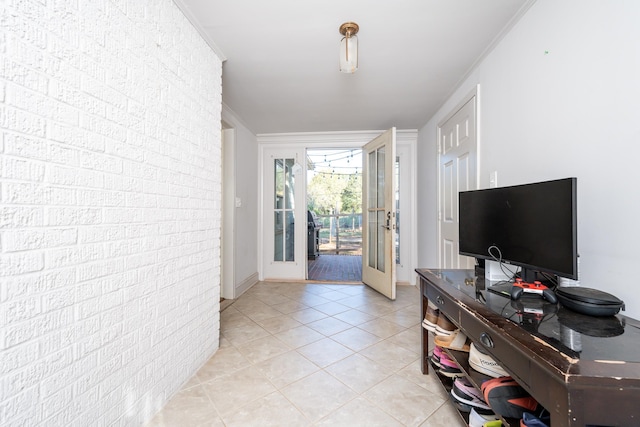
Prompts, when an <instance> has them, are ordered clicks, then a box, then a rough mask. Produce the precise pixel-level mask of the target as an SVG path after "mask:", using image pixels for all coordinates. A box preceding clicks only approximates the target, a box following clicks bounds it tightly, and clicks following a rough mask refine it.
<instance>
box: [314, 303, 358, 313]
mask: <svg viewBox="0 0 640 427" xmlns="http://www.w3.org/2000/svg"><path fill="white" fill-rule="evenodd" d="M313 308H314V309H315V310H318V311H320V312H322V313H324V314H326V315H328V316H334V315H336V314H338V313H342V312H344V311H347V310H350V308H349V307H347V306H346V305H342V304H340V303H339V302H335V301H331V302H328V303H326V304H320V305H316V306H314V307H313Z"/></svg>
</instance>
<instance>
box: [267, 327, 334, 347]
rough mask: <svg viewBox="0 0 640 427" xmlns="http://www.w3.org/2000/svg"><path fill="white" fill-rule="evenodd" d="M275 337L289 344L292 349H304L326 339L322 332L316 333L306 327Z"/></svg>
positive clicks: (290, 330) (280, 333)
mask: <svg viewBox="0 0 640 427" xmlns="http://www.w3.org/2000/svg"><path fill="white" fill-rule="evenodd" d="M275 337H276V338H278V339H279V340H280V341H282V342H284V343H285V344H288V345H289V346H290V347H291V348H298V347H302V346H305V345H307V344H311V343H312V342H316V341H319V340H321V339H324V338H325V336H324V335H323V334H321V333H320V332H316V331H314V330H313V329H311V328H309V327H307V326H304V325H302V326H298V327H297V328H293V329H289V330H288V331H284V332H279V333H277V334H275Z"/></svg>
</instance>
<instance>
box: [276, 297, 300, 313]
mask: <svg viewBox="0 0 640 427" xmlns="http://www.w3.org/2000/svg"><path fill="white" fill-rule="evenodd" d="M271 307H273V308H275V309H276V310H278V311H279V312H280V313H282V314H291V313H295V312H296V311H300V310H304V309H305V308H307V306H306V305H305V304H303V303H301V302H299V301H294V300H291V299H289V300H288V301H286V302H283V303H280V304H275V305H272V306H271Z"/></svg>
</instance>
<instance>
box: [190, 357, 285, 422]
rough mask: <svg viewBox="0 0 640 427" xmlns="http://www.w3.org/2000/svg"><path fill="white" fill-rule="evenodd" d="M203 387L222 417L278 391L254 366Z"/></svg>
mask: <svg viewBox="0 0 640 427" xmlns="http://www.w3.org/2000/svg"><path fill="white" fill-rule="evenodd" d="M201 387H202V388H203V389H204V391H205V392H206V393H207V395H208V396H209V398H210V399H211V402H213V405H214V406H215V408H216V410H217V411H218V413H219V414H220V415H221V416H227V415H229V414H233V413H234V412H236V411H237V410H238V409H240V408H241V407H242V406H244V405H246V404H248V403H250V402H252V401H254V400H257V399H260V398H262V397H264V396H266V395H268V394H270V393H273V392H274V391H276V388H275V387H274V386H273V384H271V382H270V381H269V380H268V379H267V377H265V376H264V375H263V374H262V373H261V372H260V371H259V370H257V369H256V368H255V367H253V366H250V367H248V368H245V369H241V370H239V371H236V372H234V373H233V374H231V375H227V376H224V377H222V378H218V379H216V380H213V381H209V382H207V383H204V384H202V386H201Z"/></svg>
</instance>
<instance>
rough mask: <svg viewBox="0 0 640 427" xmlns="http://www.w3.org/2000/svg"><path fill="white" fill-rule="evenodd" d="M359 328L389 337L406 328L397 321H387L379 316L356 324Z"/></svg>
mask: <svg viewBox="0 0 640 427" xmlns="http://www.w3.org/2000/svg"><path fill="white" fill-rule="evenodd" d="M358 327H359V328H360V329H364V330H365V331H367V332H371V333H372V334H374V335H377V336H379V337H380V338H389V337H390V336H392V335H395V334H397V333H399V332H402V331H404V330H405V329H406V328H405V327H403V326H400V325H398V324H397V323H393V322H389V321H388V320H384V319H381V318H377V319H373V320H370V321H368V322H366V323H363V324H361V325H358Z"/></svg>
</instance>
